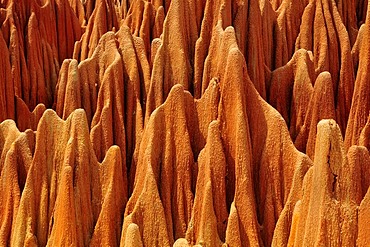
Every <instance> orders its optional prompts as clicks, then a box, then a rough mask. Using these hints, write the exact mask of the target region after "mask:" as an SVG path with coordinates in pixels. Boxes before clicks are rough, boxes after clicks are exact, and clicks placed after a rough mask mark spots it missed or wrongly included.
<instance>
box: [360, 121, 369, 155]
mask: <svg viewBox="0 0 370 247" xmlns="http://www.w3.org/2000/svg"><path fill="white" fill-rule="evenodd" d="M359 145H360V146H365V147H367V149H368V150H370V114H369V117H368V119H367V122H366V125H365V126H364V128H363V129H362V131H361V134H360V140H359Z"/></svg>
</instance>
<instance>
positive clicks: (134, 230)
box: [124, 223, 143, 247]
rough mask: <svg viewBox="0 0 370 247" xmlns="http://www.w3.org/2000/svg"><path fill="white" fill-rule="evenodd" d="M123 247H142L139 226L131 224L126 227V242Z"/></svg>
mask: <svg viewBox="0 0 370 247" xmlns="http://www.w3.org/2000/svg"><path fill="white" fill-rule="evenodd" d="M124 246H127V247H143V242H142V240H141V235H140V230H139V226H138V225H136V224H135V223H131V224H130V225H129V226H128V227H127V232H126V241H125V244H124Z"/></svg>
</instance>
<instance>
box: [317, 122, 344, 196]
mask: <svg viewBox="0 0 370 247" xmlns="http://www.w3.org/2000/svg"><path fill="white" fill-rule="evenodd" d="M345 162H346V159H345V154H344V146H343V139H342V136H341V132H340V129H339V126H338V124H337V123H336V122H335V121H334V120H332V119H330V120H327V119H325V120H321V121H320V122H319V123H318V125H317V137H316V145H315V157H314V163H315V165H314V177H315V178H317V179H318V180H317V183H315V186H319V187H321V189H320V190H323V189H325V190H326V191H327V192H328V193H330V194H331V193H333V195H334V197H335V198H337V197H338V196H339V195H338V194H337V193H339V191H338V190H339V188H338V183H337V179H338V178H337V177H338V175H340V174H341V169H342V166H343V165H344V163H345ZM319 187H318V188H319ZM318 188H317V189H318Z"/></svg>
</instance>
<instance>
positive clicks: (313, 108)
mask: <svg viewBox="0 0 370 247" xmlns="http://www.w3.org/2000/svg"><path fill="white" fill-rule="evenodd" d="M313 90H314V92H313V95H312V98H311V101H310V103H309V110H308V112H307V115H306V119H305V125H304V127H303V128H304V129H303V132H305V131H308V139H307V146H306V149H305V150H306V153H307V155H308V156H309V157H310V158H312V159H313V158H314V154H315V141H316V131H317V124H318V123H319V121H320V120H322V119H335V106H334V93H333V85H332V80H331V75H330V73H329V72H322V73H320V74H319V76H318V77H317V79H316V82H315V86H314V89H313ZM323 106H325V107H323ZM299 138H305V134H304V133H301V135H300V136H298V138H297V139H298V140H297V142H300V141H301V140H299Z"/></svg>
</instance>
